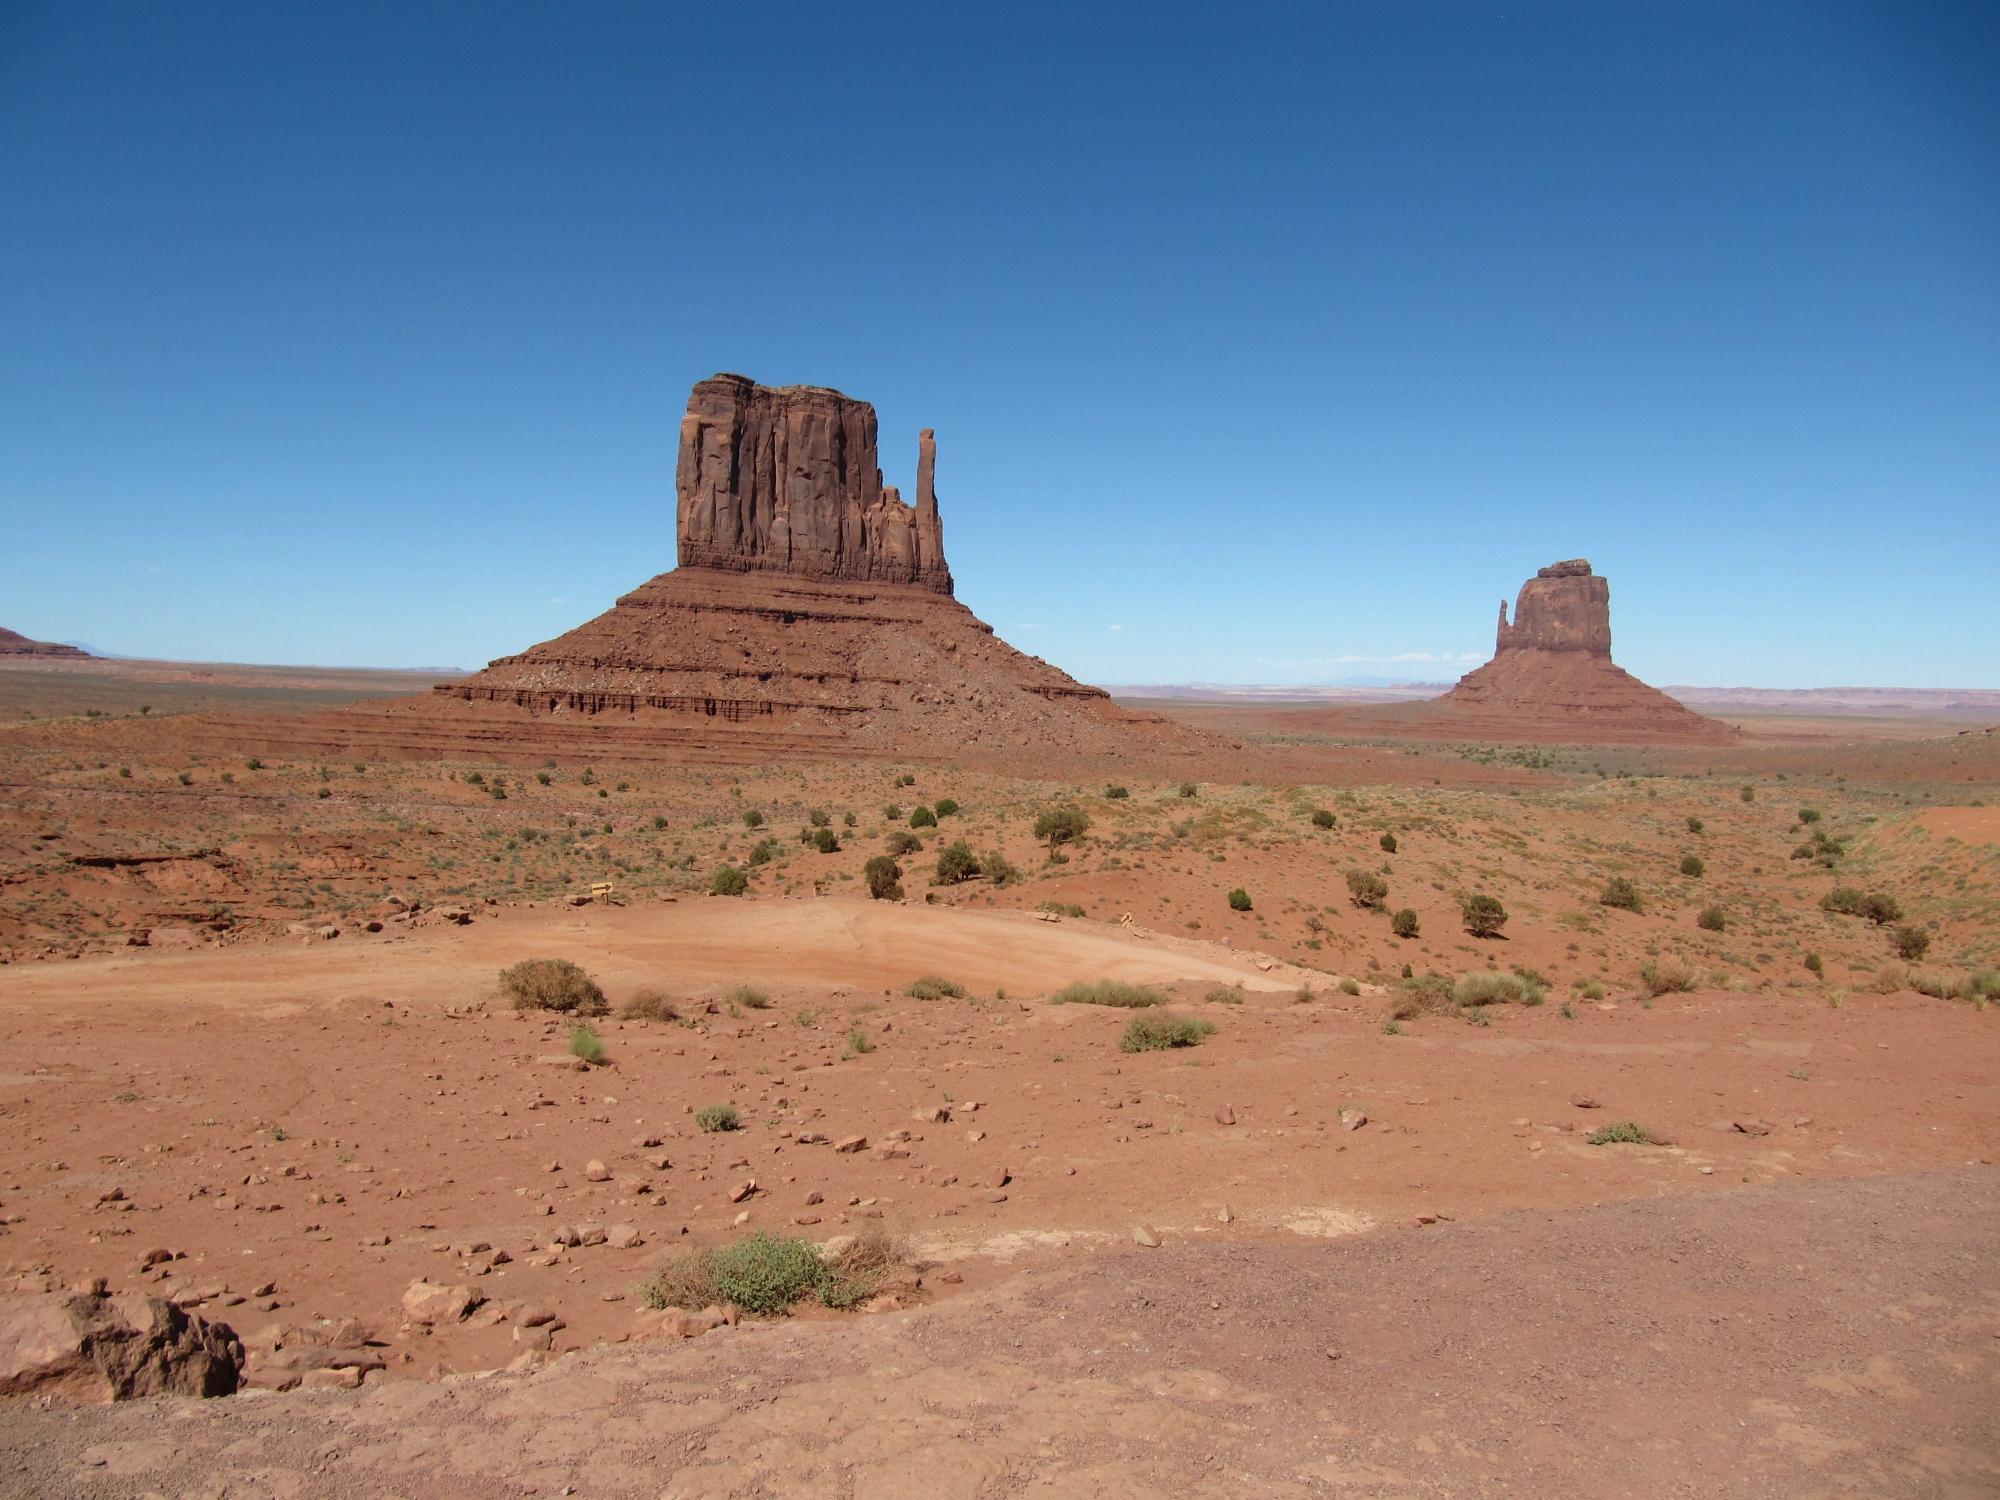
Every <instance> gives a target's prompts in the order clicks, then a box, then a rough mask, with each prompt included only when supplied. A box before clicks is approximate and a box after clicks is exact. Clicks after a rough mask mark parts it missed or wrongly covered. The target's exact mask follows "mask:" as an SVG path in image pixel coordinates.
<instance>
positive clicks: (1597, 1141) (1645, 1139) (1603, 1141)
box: [1589, 1120, 1653, 1146]
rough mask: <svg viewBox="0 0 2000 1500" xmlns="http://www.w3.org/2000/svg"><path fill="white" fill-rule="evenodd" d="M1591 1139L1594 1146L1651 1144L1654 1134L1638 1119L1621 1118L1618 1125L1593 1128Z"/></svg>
mask: <svg viewBox="0 0 2000 1500" xmlns="http://www.w3.org/2000/svg"><path fill="white" fill-rule="evenodd" d="M1589 1140H1590V1144H1591V1145H1593V1146H1650V1145H1652V1143H1653V1137H1652V1135H1651V1134H1650V1133H1648V1131H1647V1129H1646V1127H1645V1126H1643V1125H1641V1124H1640V1123H1639V1122H1638V1121H1636V1120H1620V1121H1619V1122H1618V1123H1617V1124H1616V1125H1606V1126H1604V1127H1603V1128H1602V1129H1600V1130H1593V1131H1591V1133H1590V1136H1589Z"/></svg>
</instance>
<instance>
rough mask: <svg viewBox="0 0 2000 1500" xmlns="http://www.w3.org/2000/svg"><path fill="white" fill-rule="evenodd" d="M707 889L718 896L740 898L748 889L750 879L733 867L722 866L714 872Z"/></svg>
mask: <svg viewBox="0 0 2000 1500" xmlns="http://www.w3.org/2000/svg"><path fill="white" fill-rule="evenodd" d="M708 888H709V890H710V891H712V892H713V893H714V894H715V895H718V896H740V895H742V894H743V893H744V892H745V891H747V890H749V889H750V877H749V876H748V875H745V874H744V873H743V872H742V871H741V870H739V869H737V868H736V866H734V865H724V866H723V867H722V868H721V869H719V870H717V871H716V872H715V878H714V879H713V880H711V881H709V883H708Z"/></svg>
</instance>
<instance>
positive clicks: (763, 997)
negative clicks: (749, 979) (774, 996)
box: [722, 984, 771, 1010]
mask: <svg viewBox="0 0 2000 1500" xmlns="http://www.w3.org/2000/svg"><path fill="white" fill-rule="evenodd" d="M722 999H723V1003H724V1004H725V1005H740V1006H742V1007H743V1008H744V1009H745V1010H769V1009H770V1008H771V997H770V996H769V995H767V994H766V993H765V992H764V991H762V990H760V989H758V988H757V987H756V986H755V985H749V984H739V985H737V986H736V987H735V988H734V989H731V990H729V991H727V992H726V993H725V994H724V995H723V997H722Z"/></svg>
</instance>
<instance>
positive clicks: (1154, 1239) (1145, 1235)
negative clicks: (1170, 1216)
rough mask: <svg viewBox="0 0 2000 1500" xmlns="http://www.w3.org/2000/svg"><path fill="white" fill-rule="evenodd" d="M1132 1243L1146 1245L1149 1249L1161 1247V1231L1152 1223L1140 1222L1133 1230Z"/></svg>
mask: <svg viewBox="0 0 2000 1500" xmlns="http://www.w3.org/2000/svg"><path fill="white" fill-rule="evenodd" d="M1132 1243H1133V1244H1135V1245H1144V1246H1145V1247H1146V1248H1147V1249H1148V1250H1157V1249H1159V1248H1160V1231H1159V1230H1157V1229H1154V1228H1153V1227H1152V1226H1151V1225H1148V1224H1140V1225H1138V1226H1136V1227H1135V1228H1134V1229H1133V1230H1132Z"/></svg>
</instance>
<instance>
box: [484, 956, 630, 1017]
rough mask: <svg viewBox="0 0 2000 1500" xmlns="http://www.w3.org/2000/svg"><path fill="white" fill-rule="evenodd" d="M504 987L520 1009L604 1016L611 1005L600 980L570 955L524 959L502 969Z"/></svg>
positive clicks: (515, 1006)
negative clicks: (573, 960)
mask: <svg viewBox="0 0 2000 1500" xmlns="http://www.w3.org/2000/svg"><path fill="white" fill-rule="evenodd" d="M500 988H501V989H502V990H504V991H505V992H506V993H507V994H508V995H509V996H511V997H512V998H513V1001H514V1009H516V1010H553V1011H558V1012H562V1013H565V1014H567V1013H572V1012H573V1013H575V1014H576V1015H580V1016H601V1015H603V1014H604V1013H605V1012H606V1011H607V1010H609V1009H610V1008H611V1007H610V1005H609V1003H608V1002H607V1001H606V1000H605V998H604V991H603V990H601V989H599V988H598V987H597V981H596V980H594V979H592V978H591V977H590V976H589V975H588V974H586V973H585V972H584V971H583V969H582V968H581V967H579V966H578V965H576V964H573V963H571V962H570V961H569V960H568V959H566V958H524V959H522V960H521V961H520V962H519V963H516V964H509V965H508V966H507V967H506V968H504V969H502V970H501V971H500Z"/></svg>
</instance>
